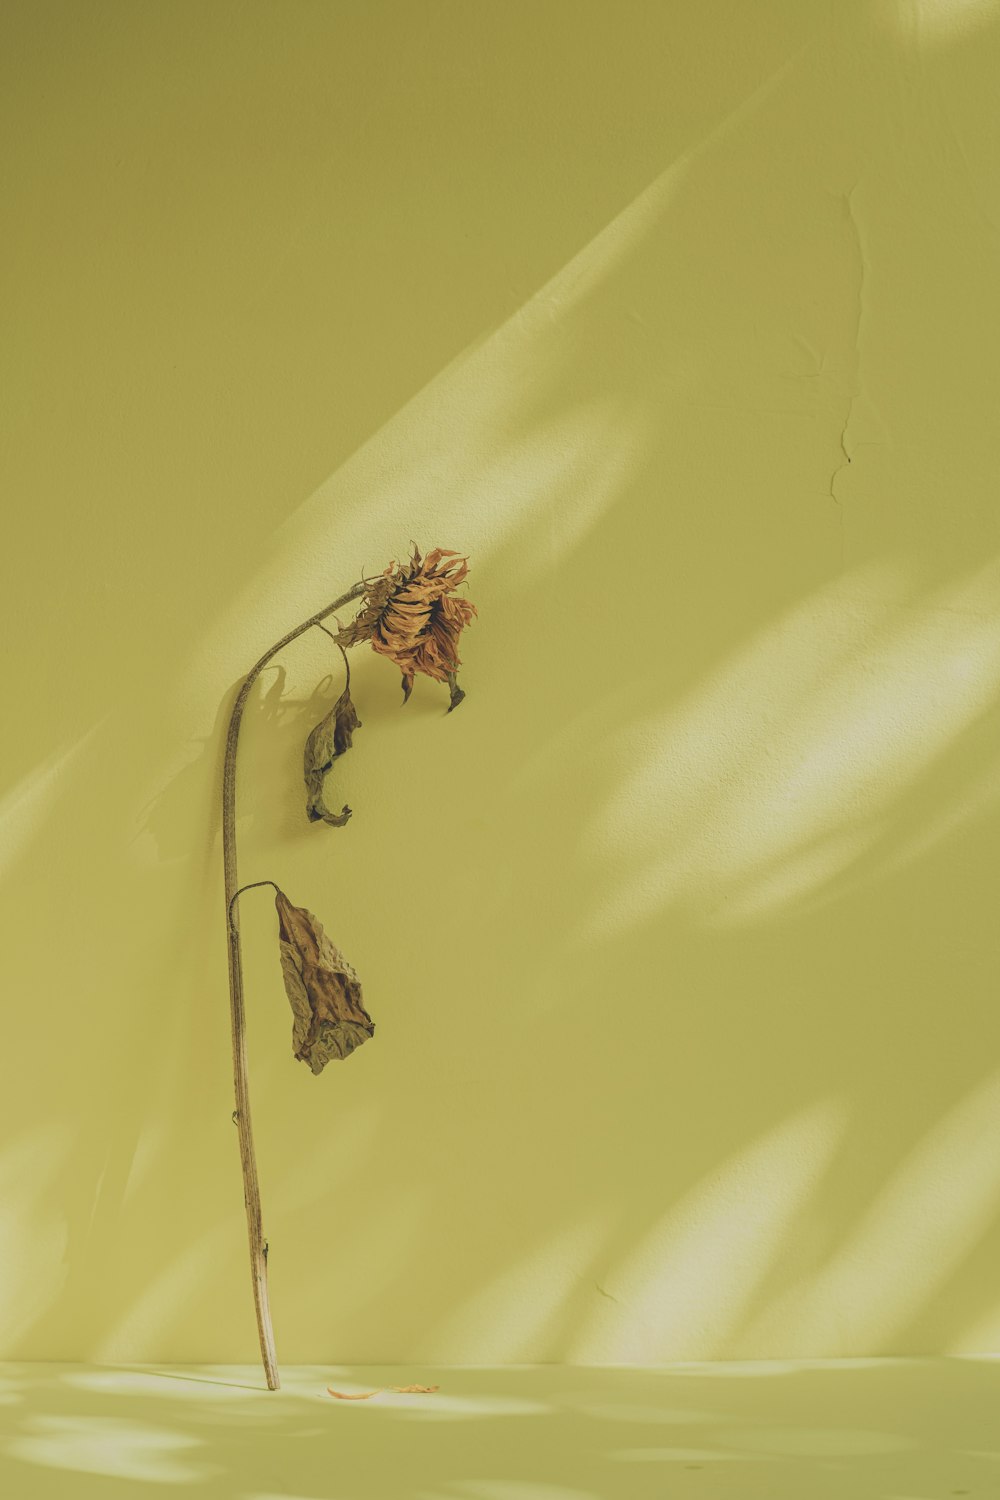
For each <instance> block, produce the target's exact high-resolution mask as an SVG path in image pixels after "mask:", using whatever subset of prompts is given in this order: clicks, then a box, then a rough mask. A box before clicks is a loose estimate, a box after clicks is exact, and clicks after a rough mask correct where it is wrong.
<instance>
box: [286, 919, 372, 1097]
mask: <svg viewBox="0 0 1000 1500" xmlns="http://www.w3.org/2000/svg"><path fill="white" fill-rule="evenodd" d="M274 904H275V907H276V909H277V912H278V935H279V940H280V946H281V972H282V975H283V977H284V981H285V993H286V994H287V995H288V999H289V1003H290V1004H291V1007H292V1017H293V1020H292V1050H293V1052H294V1054H295V1056H296V1057H297V1058H299V1059H300V1060H301V1061H302V1062H307V1063H308V1064H309V1066H310V1068H311V1069H312V1071H313V1072H314V1073H321V1072H322V1071H323V1069H324V1068H325V1066H326V1064H327V1063H328V1062H329V1061H330V1060H331V1059H332V1058H337V1059H341V1058H345V1057H349V1056H350V1054H351V1053H352V1052H353V1051H354V1049H355V1048H356V1047H360V1046H361V1044H362V1042H366V1041H367V1040H368V1038H369V1037H370V1036H373V1035H374V1033H375V1024H374V1022H373V1021H372V1018H371V1016H370V1015H369V1014H368V1012H367V1011H366V1010H365V1008H364V1006H363V1005H362V1003H361V981H360V979H359V978H358V976H357V974H356V973H355V972H354V970H353V969H352V968H351V966H350V964H349V963H348V962H347V960H346V958H345V957H344V955H343V954H342V953H341V952H340V950H339V948H337V947H335V945H334V944H333V943H332V942H331V941H330V939H329V938H328V937H327V935H326V933H325V932H324V931H323V927H322V924H321V923H320V922H319V921H317V919H316V918H315V917H314V916H313V914H312V912H311V911H306V909H305V907H302V906H293V905H292V903H291V902H290V901H289V899H288V897H287V896H286V895H285V893H284V891H280V890H279V891H278V892H277V894H276V896H275V898H274Z"/></svg>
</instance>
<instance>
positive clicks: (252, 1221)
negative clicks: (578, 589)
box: [222, 581, 366, 1391]
mask: <svg viewBox="0 0 1000 1500" xmlns="http://www.w3.org/2000/svg"><path fill="white" fill-rule="evenodd" d="M365 587H366V586H365V583H364V582H363V581H362V582H359V583H356V584H354V586H353V588H351V589H349V590H348V592H347V593H346V594H342V595H341V596H340V598H339V599H335V600H334V602H333V603H332V604H329V605H327V607H326V609H321V610H320V611H319V613H318V614H315V615H311V616H310V617H309V619H308V620H306V621H304V622H303V624H301V625H299V626H297V628H296V629H295V630H291V631H289V633H288V634H287V635H285V636H282V638H281V640H280V641H278V642H277V643H276V644H275V645H273V646H272V647H271V649H270V651H267V652H265V654H264V655H263V656H262V657H261V658H260V661H258V662H257V664H256V666H254V667H252V668H251V670H250V672H249V673H248V674H247V677H246V680H245V681H244V683H243V686H242V687H241V688H240V691H239V694H238V696H237V699H236V703H235V705H234V707H233V712H232V715H231V716H230V720H229V732H228V734H227V736H226V760H225V769H224V771H223V779H222V859H223V866H224V869H225V881H226V935H227V939H228V946H229V1005H230V1013H231V1018H232V1032H233V1079H234V1083H235V1086H236V1109H235V1111H234V1114H233V1119H234V1120H235V1122H236V1125H237V1127H238V1128H239V1135H240V1160H241V1163H242V1166H243V1198H244V1202H245V1203H246V1210H247V1231H248V1234H249V1239H250V1275H251V1279H252V1281H253V1297H254V1307H255V1309H256V1312H257V1332H258V1335H259V1337H260V1353H261V1359H262V1360H263V1363H264V1373H265V1375H266V1377H267V1385H268V1389H269V1390H272V1391H276V1390H277V1389H278V1387H279V1385H280V1381H279V1379H278V1361H277V1356H276V1355H275V1351H274V1333H273V1331H272V1328H271V1311H270V1307H269V1305H268V1298H267V1241H266V1240H265V1238H264V1230H263V1224H262V1221H261V1211H260V1186H259V1183H258V1179H257V1158H256V1156H255V1154H254V1148H253V1127H252V1124H251V1120H250V1089H249V1084H248V1081H247V1044H246V1019H245V1014H244V1007H243V955H242V952H241V948H240V934H239V929H238V928H237V927H236V925H235V924H234V922H233V921H232V905H233V901H234V900H235V898H236V895H237V891H238V888H239V877H238V875H237V869H236V751H237V748H238V745H239V737H240V724H241V722H242V719H243V709H244V707H245V705H246V701H247V698H248V697H249V695H250V690H251V688H252V687H253V685H254V683H255V682H256V680H257V677H258V676H259V674H260V673H261V672H262V671H263V669H264V667H266V666H267V664H268V662H269V661H270V660H271V658H272V657H273V656H276V655H277V653H278V652H279V651H280V650H281V649H282V648H283V647H284V646H287V645H288V643H289V642H290V641H294V640H295V639H296V637H298V636H300V635H303V634H304V633H305V632H306V631H307V630H309V629H310V628H311V627H312V626H313V625H318V624H319V623H320V621H321V620H325V619H326V617H327V615H331V614H333V612H334V611H335V610H337V609H342V608H343V607H344V605H345V604H350V602H351V601H352V600H353V599H358V598H360V597H361V595H362V594H363V593H364V592H365ZM263 883H264V884H270V882H263Z"/></svg>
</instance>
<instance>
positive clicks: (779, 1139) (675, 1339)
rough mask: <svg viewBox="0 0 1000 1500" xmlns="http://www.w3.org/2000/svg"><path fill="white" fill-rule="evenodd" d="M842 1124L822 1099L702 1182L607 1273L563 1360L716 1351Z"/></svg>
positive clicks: (837, 1107) (775, 1252) (614, 1360)
mask: <svg viewBox="0 0 1000 1500" xmlns="http://www.w3.org/2000/svg"><path fill="white" fill-rule="evenodd" d="M846 1123H847V1121H846V1108H845V1106H844V1105H843V1104H842V1103H841V1102H840V1101H839V1100H834V1099H831V1100H826V1101H824V1102H822V1103H820V1104H817V1105H814V1106H812V1107H810V1108H808V1109H805V1110H803V1111H802V1112H801V1113H800V1114H798V1115H796V1116H794V1117H793V1118H791V1119H789V1120H785V1121H783V1122H782V1123H781V1124H780V1125H778V1126H776V1127H775V1129H774V1130H772V1131H769V1132H768V1133H767V1134H766V1135H765V1136H763V1137H762V1138H760V1139H759V1140H756V1141H754V1142H753V1144H752V1145H750V1146H748V1147H747V1148H746V1149H745V1150H743V1151H740V1152H738V1153H737V1154H736V1155H734V1156H733V1157H731V1158H730V1159H729V1161H727V1162H725V1163H724V1164H723V1165H722V1166H721V1167H720V1168H719V1169H718V1170H717V1171H715V1172H713V1173H712V1174H711V1176H710V1177H708V1178H707V1179H705V1180H704V1181H702V1182H700V1183H699V1184H698V1185H697V1186H696V1187H695V1188H694V1189H693V1190H692V1191H691V1192H689V1193H688V1194H687V1195H686V1196H685V1197H684V1198H683V1199H682V1200H681V1202H680V1203H679V1204H677V1205H676V1206H675V1207H672V1208H671V1209H670V1210H669V1211H668V1212H667V1213H666V1214H665V1215H664V1217H663V1218H662V1219H661V1221H660V1222H659V1223H658V1224H657V1225H656V1226H655V1227H654V1228H653V1230H652V1231H651V1232H650V1233H649V1234H647V1235H646V1236H645V1238H644V1239H643V1240H642V1241H641V1242H640V1243H639V1244H638V1245H637V1246H636V1247H635V1248H634V1249H633V1250H632V1251H630V1252H629V1253H628V1255H627V1256H626V1257H625V1258H624V1259H623V1260H622V1261H621V1263H620V1264H619V1265H617V1266H615V1267H614V1268H613V1269H612V1270H611V1271H609V1272H608V1273H607V1275H606V1276H605V1278H604V1285H605V1286H606V1287H607V1289H608V1292H609V1294H610V1295H611V1298H612V1299H613V1300H607V1301H605V1302H602V1304H601V1308H600V1310H599V1311H595V1312H593V1313H592V1314H591V1316H590V1318H589V1319H588V1320H587V1321H586V1322H585V1323H584V1324H583V1327H582V1329H581V1331H580V1334H579V1336H578V1338H577V1339H576V1341H575V1343H574V1344H573V1347H572V1353H571V1355H570V1358H571V1360H572V1361H573V1362H576V1363H582V1364H587V1363H594V1364H609V1363H611V1364H619V1363H620V1364H631V1363H633V1362H634V1363H637V1364H656V1363H659V1362H661V1361H665V1360H668V1359H710V1358H712V1357H713V1355H716V1354H717V1353H718V1351H719V1349H720V1348H721V1347H722V1346H723V1345H724V1343H725V1339H726V1336H727V1334H728V1333H729V1332H730V1331H731V1329H732V1328H733V1326H734V1325H735V1323H736V1321H737V1320H738V1319H739V1317H740V1315H741V1314H742V1313H743V1312H744V1311H745V1309H746V1307H747V1306H748V1304H749V1303H750V1301H751V1299H752V1298H753V1295H754V1290H755V1288H756V1286H757V1284H758V1282H759V1281H760V1279H761V1278H762V1277H763V1276H764V1275H765V1274H766V1273H767V1271H768V1270H769V1269H770V1268H771V1267H772V1266H773V1265H774V1263H775V1261H776V1260H777V1258H778V1257H779V1256H780V1253H781V1244H782V1239H783V1236H784V1234H785V1232H786V1230H787V1228H788V1226H789V1224H790V1222H791V1220H792V1218H793V1217H794V1216H795V1215H796V1214H798V1213H799V1212H800V1211H801V1209H802V1207H803V1205H804V1204H805V1203H806V1201H807V1200H808V1198H809V1195H810V1193H811V1192H812V1190H813V1187H814V1185H815V1183H816V1181H817V1179H818V1178H819V1177H820V1175H821V1174H822V1172H823V1171H824V1170H825V1168H826V1167H827V1165H828V1163H829V1162H830V1160H831V1159H832V1156H833V1153H834V1152H835V1150H836V1148H837V1145H838V1144H839V1141H840V1140H841V1138H842V1136H843V1133H844V1130H845V1127H846ZM653 1188H654V1184H653V1183H651V1184H650V1189H651V1191H652V1190H653Z"/></svg>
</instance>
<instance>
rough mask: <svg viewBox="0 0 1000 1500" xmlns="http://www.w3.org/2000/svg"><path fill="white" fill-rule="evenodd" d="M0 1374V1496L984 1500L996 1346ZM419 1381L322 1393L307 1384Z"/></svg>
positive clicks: (997, 1395) (999, 1413) (102, 1499)
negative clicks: (891, 1355) (755, 1357)
mask: <svg viewBox="0 0 1000 1500" xmlns="http://www.w3.org/2000/svg"><path fill="white" fill-rule="evenodd" d="M283 1377H284V1385H283V1388H282V1390H281V1391H280V1392H277V1393H271V1392H268V1391H266V1390H265V1389H263V1385H262V1381H261V1377H260V1373H259V1371H258V1370H256V1369H255V1368H253V1367H244V1366H241V1367H235V1366H191V1367H186V1368H181V1367H178V1366H170V1367H167V1366H161V1367H151V1366H142V1367H130V1368H127V1369H126V1368H120V1367H95V1366H86V1365H37V1364H36V1365H4V1366H0V1416H2V1418H3V1422H2V1433H3V1437H2V1458H0V1496H2V1497H3V1500H33V1497H36V1496H44V1497H46V1500H49V1497H62V1496H67V1497H73V1500H115V1497H131V1496H136V1497H139V1496H154V1495H155V1496H161V1497H162V1496H169V1495H171V1494H176V1495H177V1496H178V1497H181V1496H183V1497H191V1500H196V1497H198V1500H200V1497H209V1496H210V1497H212V1500H216V1497H218V1500H319V1497H323V1500H383V1497H385V1500H390V1497H391V1500H596V1497H600V1500H605V1497H606V1500H633V1497H635V1500H638V1497H643V1500H646V1497H649V1500H652V1497H663V1500H667V1497H678V1500H687V1497H699V1500H715V1497H721V1496H725V1497H727V1500H728V1497H734V1500H735V1497H739V1500H755V1497H758V1496H759V1497H762V1500H763V1497H767V1500H786V1497H788V1500H791V1497H795V1500H825V1497H834V1496H836V1497H839V1496H852V1497H854V1496H857V1497H872V1500H874V1497H878V1500H931V1497H935V1500H936V1497H938V1496H941V1497H951V1496H959V1495H967V1496H972V1497H981V1500H986V1497H1000V1359H995V1358H989V1357H984V1358H979V1359H947V1360H945V1359H938V1360H932V1359H927V1360H856V1361H848V1362H843V1361H840V1362H836V1363H834V1362H829V1363H822V1362H798V1361H797V1362H794V1363H788V1364H774V1363H771V1364H753V1365H749V1364H748V1365H734V1364H729V1365H724V1364H714V1365H675V1366H670V1367H668V1368H663V1369H654V1370H649V1369H621V1368H617V1369H608V1368H599V1369H598V1368H589V1369H581V1368H571V1367H566V1366H556V1365H547V1366H508V1367H505V1368H499V1369H468V1368H446V1369H432V1368H428V1367H421V1368H419V1369H418V1368H415V1367H412V1366H407V1367H405V1368H392V1369H390V1368H386V1367H384V1366H379V1367H374V1366H369V1367H354V1368H351V1369H347V1368H345V1367H343V1366H340V1367H337V1366H333V1365H331V1366H328V1367H322V1368H320V1367H312V1366H310V1367H301V1366H300V1367H298V1368H288V1367H286V1368H285V1369H284V1370H283ZM330 1383H333V1384H334V1385H336V1386H338V1387H340V1388H342V1389H347V1390H351V1389H354V1390H362V1389H370V1388H371V1387H373V1386H381V1385H403V1384H411V1383H419V1384H425V1385H431V1384H437V1385H439V1386H440V1389H439V1390H438V1391H437V1392H436V1393H435V1394H431V1395H392V1394H385V1395H380V1396H377V1397H375V1398H374V1399H373V1400H370V1401H360V1402H341V1401H335V1400H333V1399H332V1398H331V1397H330V1396H328V1395H326V1393H325V1387H326V1386H327V1385H328V1384H330Z"/></svg>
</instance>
